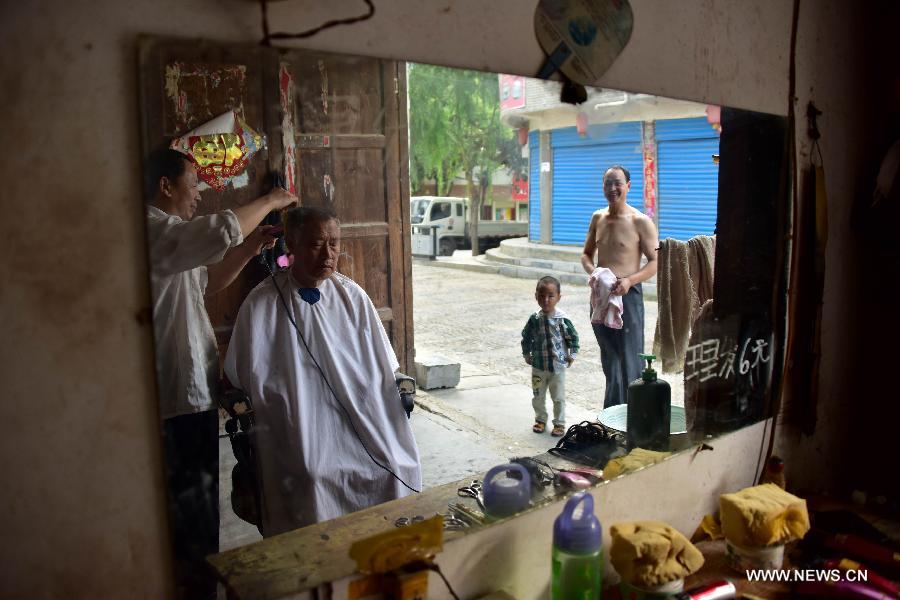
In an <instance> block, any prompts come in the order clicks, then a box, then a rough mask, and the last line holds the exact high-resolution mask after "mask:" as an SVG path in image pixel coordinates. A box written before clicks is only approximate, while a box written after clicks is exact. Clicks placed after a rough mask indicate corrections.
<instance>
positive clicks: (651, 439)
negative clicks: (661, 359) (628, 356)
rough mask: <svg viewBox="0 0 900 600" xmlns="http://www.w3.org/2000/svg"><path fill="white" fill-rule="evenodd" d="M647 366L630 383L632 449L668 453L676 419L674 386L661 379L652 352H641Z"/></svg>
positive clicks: (628, 429)
mask: <svg viewBox="0 0 900 600" xmlns="http://www.w3.org/2000/svg"><path fill="white" fill-rule="evenodd" d="M640 357H641V358H642V359H643V360H646V361H647V368H646V369H644V371H643V372H642V373H641V378H640V379H635V380H634V381H632V382H631V383H630V384H629V385H628V420H627V429H626V432H625V435H626V438H627V441H628V447H629V448H645V449H647V450H657V451H661V452H667V451H668V450H669V427H670V421H671V419H672V388H670V387H669V384H668V383H666V382H665V381H663V380H661V379H657V377H656V371H654V370H653V360H654V359H655V358H656V357H655V356H654V355H652V354H641V355H640Z"/></svg>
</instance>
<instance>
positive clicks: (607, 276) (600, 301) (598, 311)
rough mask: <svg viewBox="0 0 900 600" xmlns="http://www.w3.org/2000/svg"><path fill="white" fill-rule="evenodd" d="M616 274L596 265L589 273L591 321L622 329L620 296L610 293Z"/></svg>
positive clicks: (622, 307) (622, 310)
mask: <svg viewBox="0 0 900 600" xmlns="http://www.w3.org/2000/svg"><path fill="white" fill-rule="evenodd" d="M616 279H617V278H616V274H615V273H613V272H612V271H610V270H609V269H607V268H606V267H597V268H596V269H594V272H593V273H591V280H590V285H591V323H599V324H602V325H606V326H607V327H611V328H612V329H622V313H623V312H624V311H625V307H624V306H623V305H622V296H619V295H618V294H610V293H609V292H610V290H612V287H613V286H614V285H616Z"/></svg>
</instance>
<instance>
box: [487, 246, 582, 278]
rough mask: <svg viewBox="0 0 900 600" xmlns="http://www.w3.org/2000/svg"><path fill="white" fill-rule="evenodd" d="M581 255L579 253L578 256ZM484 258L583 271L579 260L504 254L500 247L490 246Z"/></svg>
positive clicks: (561, 270)
mask: <svg viewBox="0 0 900 600" xmlns="http://www.w3.org/2000/svg"><path fill="white" fill-rule="evenodd" d="M580 256H581V255H580V254H579V257H580ZM485 259H486V260H487V261H488V262H496V263H502V264H507V265H515V266H518V267H533V268H535V269H545V270H547V271H554V272H559V273H584V269H583V268H582V266H581V262H572V261H568V260H566V261H563V260H550V259H547V258H541V257H518V256H509V255H507V254H505V253H504V252H503V250H502V248H491V249H489V250H488V251H487V252H485Z"/></svg>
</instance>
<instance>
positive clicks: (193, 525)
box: [146, 149, 297, 598]
mask: <svg viewBox="0 0 900 600" xmlns="http://www.w3.org/2000/svg"><path fill="white" fill-rule="evenodd" d="M146 172H147V186H148V187H147V198H148V199H149V202H148V205H147V238H148V244H149V248H150V281H151V287H152V292H153V326H154V332H155V335H156V371H157V381H158V386H159V398H160V411H161V418H162V432H163V445H164V449H165V459H166V475H167V483H168V498H169V510H170V515H171V526H172V538H173V539H172V541H173V550H174V555H175V578H176V585H177V594H176V596H177V597H178V598H215V597H216V582H215V578H214V577H212V576H211V575H210V574H209V571H208V569H207V568H206V567H205V565H204V562H203V561H204V559H205V557H206V556H207V555H209V554H213V553H216V552H218V550H219V444H218V432H219V422H218V411H217V410H216V402H215V394H216V385H217V383H216V382H217V381H218V379H219V358H218V351H217V347H216V338H215V335H214V333H213V328H212V324H211V323H210V320H209V315H208V314H207V312H206V308H205V306H204V298H205V297H208V296H211V295H213V294H215V293H216V292H219V291H221V290H223V289H225V288H226V287H228V285H229V284H230V283H231V282H232V281H234V279H235V278H236V277H237V275H238V273H240V272H241V269H243V267H244V265H246V264H247V262H248V261H249V260H250V259H251V258H252V257H254V256H256V255H258V254H259V253H260V252H261V251H262V249H263V248H271V247H272V246H273V245H274V243H275V239H276V238H275V237H274V236H272V235H270V234H269V232H270V231H271V229H272V228H271V227H257V226H258V225H259V223H260V222H261V221H262V220H263V218H265V216H266V215H267V214H269V213H270V212H271V211H273V210H279V209H282V208H285V207H288V206H291V205H293V204H295V203H296V202H297V198H296V197H295V196H293V195H292V194H290V193H288V192H286V191H285V190H283V189H280V188H276V189H274V190H272V191H271V192H270V193H268V194H266V195H264V196H261V197H259V198H257V199H255V200H253V201H252V202H249V203H247V204H245V205H243V206H239V207H236V208H233V209H230V210H223V211H221V212H217V213H214V214H211V215H204V216H201V217H196V218H194V215H195V214H196V212H197V207H198V206H199V204H200V200H201V199H200V191H199V188H198V180H197V171H196V169H195V167H194V164H193V163H192V162H190V161H189V160H188V159H187V157H186V156H185V155H184V154H182V153H180V152H176V151H175V150H170V149H165V150H159V151H157V152H154V153H153V154H152V155H151V156H150V157H149V160H148V164H147V170H146Z"/></svg>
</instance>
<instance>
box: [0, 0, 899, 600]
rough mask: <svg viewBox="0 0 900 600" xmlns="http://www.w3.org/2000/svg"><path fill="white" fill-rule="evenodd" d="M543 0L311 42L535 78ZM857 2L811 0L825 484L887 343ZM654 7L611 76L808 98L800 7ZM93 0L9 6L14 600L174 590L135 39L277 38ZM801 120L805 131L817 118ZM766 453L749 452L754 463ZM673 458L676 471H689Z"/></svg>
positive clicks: (161, 0)
mask: <svg viewBox="0 0 900 600" xmlns="http://www.w3.org/2000/svg"><path fill="white" fill-rule="evenodd" d="M535 3H536V2H535V1H534V0H532V1H528V2H523V1H522V0H496V1H494V2H489V3H485V2H482V1H481V0H447V1H446V2H441V3H437V2H435V3H421V2H415V1H413V0H402V1H395V2H376V5H377V7H378V13H377V14H376V16H375V18H373V19H372V20H371V21H369V22H366V23H363V24H359V25H356V26H354V27H352V28H340V29H335V30H332V31H329V32H325V33H323V34H321V35H319V36H317V37H315V38H312V39H311V40H307V41H306V42H305V45H306V46H308V47H314V48H319V49H323V50H334V51H345V52H353V53H362V54H370V55H375V56H385V57H398V58H412V59H415V60H418V61H421V62H437V63H442V64H447V65H450V66H461V67H470V68H484V69H489V70H494V71H499V72H505V73H520V74H525V75H532V74H534V73H535V72H536V71H537V69H538V67H539V66H540V64H541V61H542V58H543V54H542V52H541V51H540V49H539V48H538V46H537V44H536V43H535V42H534V39H533V37H532V35H531V31H532V16H533V7H534V5H535ZM813 4H814V6H813ZM845 4H846V3H844V2H841V1H840V0H820V1H817V2H815V3H804V5H805V6H804V11H803V15H802V20H801V36H800V44H799V47H798V56H799V58H800V61H799V71H798V73H799V77H798V83H799V84H800V85H798V94H799V95H800V96H801V102H802V98H804V97H806V96H807V95H813V96H814V97H815V98H816V102H817V104H819V106H820V108H822V109H823V110H825V112H826V114H825V116H824V118H823V120H822V125H823V127H822V131H823V136H824V137H823V142H822V145H823V151H824V152H825V154H826V163H827V165H828V167H829V194H830V202H831V208H832V240H831V246H830V247H829V261H830V262H829V267H828V273H827V282H826V325H825V329H826V339H825V341H826V349H825V354H824V356H823V373H824V374H823V386H822V389H823V390H825V392H826V398H825V399H823V414H826V413H827V414H828V415H831V416H829V418H828V419H825V420H823V423H822V428H821V429H820V432H818V433H817V434H816V436H815V437H814V438H812V439H811V440H807V439H803V438H800V437H799V436H798V437H793V438H790V437H786V438H785V439H784V440H783V442H782V445H783V448H784V449H785V450H789V451H790V452H791V454H790V455H789V457H788V461H789V462H788V464H789V468H790V469H791V471H790V472H789V475H790V476H791V477H795V478H796V479H797V480H798V481H801V480H802V482H803V483H804V484H808V485H811V486H815V485H819V484H820V483H821V481H823V480H826V479H827V480H833V479H835V478H834V477H830V476H829V474H828V473H826V472H825V471H826V470H824V469H809V468H804V466H806V467H808V466H809V464H816V465H822V464H828V462H829V461H830V460H831V459H832V458H834V457H835V456H839V455H840V453H841V448H840V447H839V446H836V445H835V444H834V442H835V441H836V440H837V439H839V438H840V436H839V434H841V433H842V431H841V428H842V426H841V419H842V418H843V417H844V416H846V415H848V414H851V413H852V412H853V411H854V410H857V409H856V408H855V407H858V402H859V399H858V397H857V396H855V395H854V394H853V389H852V385H851V384H850V383H845V381H846V380H845V379H842V377H843V373H844V372H845V371H844V369H842V368H841V367H842V366H843V365H844V361H845V357H847V356H854V357H855V358H852V359H851V361H852V366H853V367H860V368H861V367H862V366H863V365H865V364H866V363H863V362H862V361H863V360H864V358H863V357H862V356H863V354H864V351H865V350H867V349H868V348H867V346H866V344H867V343H871V342H873V341H874V339H873V336H869V337H863V338H858V337H855V335H854V332H855V328H854V327H853V326H852V325H851V324H849V323H848V322H847V321H846V320H845V319H844V315H845V314H846V313H847V312H848V311H849V310H850V309H851V308H855V310H856V311H857V312H858V313H859V314H867V313H866V311H868V314H871V312H872V311H873V310H878V309H881V308H883V307H884V306H885V305H883V304H881V302H883V300H881V299H867V298H866V297H862V298H861V297H860V296H859V290H858V289H857V288H856V287H855V286H848V285H847V281H848V280H850V281H853V277H854V275H853V273H854V270H855V269H856V268H857V267H859V266H860V265H861V264H862V261H860V260H859V259H860V254H861V252H862V246H861V242H860V241H859V240H858V239H857V238H856V237H854V236H853V235H852V234H851V233H850V230H849V225H848V224H847V222H846V217H847V214H848V212H849V207H850V205H851V202H852V200H853V198H854V197H855V196H856V194H857V193H867V191H868V188H866V183H867V182H866V181H865V180H864V179H862V177H861V176H862V175H863V174H864V173H863V169H861V163H862V162H863V161H864V160H871V159H873V157H872V156H870V154H871V153H870V152H868V150H869V144H870V142H871V141H872V137H873V134H872V133H871V132H870V131H868V130H866V127H868V126H869V125H870V123H871V121H873V120H874V118H875V116H874V115H869V114H865V113H860V112H859V109H860V105H861V100H860V99H859V98H858V97H857V92H864V91H865V90H866V86H865V85H860V84H861V82H862V81H870V80H866V79H864V78H865V77H866V73H863V72H860V71H859V70H858V66H859V65H860V64H862V63H865V62H867V60H868V59H871V58H872V57H873V55H872V54H870V52H871V50H869V49H867V48H863V47H862V46H861V45H860V44H859V41H858V39H857V38H858V36H859V35H860V34H861V33H863V30H862V24H861V21H862V18H863V16H864V13H865V11H864V10H863V9H862V8H860V7H859V5H856V6H855V7H854V9H853V10H851V9H850V8H849V7H845ZM632 5H633V7H634V13H635V23H636V24H637V26H636V30H635V32H634V35H633V36H632V39H631V42H630V43H629V45H628V47H627V48H626V49H625V51H624V52H623V54H622V55H621V56H620V58H619V60H618V61H617V62H616V63H615V64H614V65H613V67H612V68H611V69H610V71H609V72H608V73H607V75H606V76H605V77H604V78H603V79H602V81H599V82H596V83H597V84H598V85H601V86H605V87H611V88H616V89H626V90H633V91H639V92H647V93H653V94H659V95H664V96H671V97H676V98H686V99H691V100H697V101H700V102H709V103H715V104H724V105H732V106H737V107H741V108H750V109H756V110H762V111H766V112H773V113H779V114H785V113H786V111H787V102H786V97H787V90H788V48H789V31H790V11H791V7H790V3H789V2H784V1H776V0H720V1H717V2H712V1H710V0H682V1H680V2H654V1H653V0H632ZM870 5H871V6H873V7H874V6H876V5H877V3H874V2H872V3H870ZM91 8H92V10H86V9H85V8H84V7H82V6H80V5H78V4H77V3H67V2H62V1H59V0H33V1H31V2H18V3H4V4H3V8H2V9H0V11H2V15H0V17H2V18H0V74H2V78H3V79H2V83H3V85H2V86H0V98H2V102H0V106H2V107H3V122H2V123H3V124H2V127H0V132H2V133H0V136H2V138H0V139H2V141H3V147H4V149H5V150H6V152H4V158H3V160H2V161H0V179H2V181H3V182H4V185H3V191H2V193H0V206H2V211H3V214H4V218H3V219H2V221H0V233H2V235H0V249H2V251H0V256H2V257H3V260H2V261H0V282H2V284H0V315H2V317H0V323H2V325H0V340H3V341H4V343H3V344H2V349H0V380H2V381H3V383H4V386H3V387H4V395H3V409H4V411H3V415H4V420H3V425H4V435H3V436H2V438H0V440H2V441H0V457H2V458H0V461H2V462H0V467H2V472H3V473H4V474H5V476H6V477H5V481H4V493H3V496H2V504H0V514H2V515H3V516H2V521H0V527H2V531H3V539H4V544H3V549H2V550H0V564H3V566H4V574H5V577H4V578H3V579H2V582H0V595H3V596H4V597H8V598H19V597H21V598H25V597H27V598H57V597H59V598H78V597H122V596H125V595H128V596H129V597H135V598H137V597H146V598H158V597H162V596H163V595H164V594H165V591H166V590H167V589H168V588H167V586H168V581H169V567H168V561H167V559H166V551H165V543H166V542H167V534H166V530H167V529H166V517H165V511H164V504H163V496H162V492H161V489H162V478H161V474H160V473H161V461H160V455H159V446H160V445H159V441H158V429H157V423H156V399H155V390H154V385H153V361H152V336H151V328H150V326H149V323H148V322H147V318H146V315H147V311H148V307H149V288H148V285H147V279H146V275H147V265H146V256H145V252H144V237H143V210H142V205H141V202H140V199H139V184H138V174H139V173H140V158H139V144H140V142H139V132H138V122H139V121H138V112H137V106H138V100H137V69H136V52H135V48H136V45H135V40H136V36H137V35H138V34H139V33H152V34H164V35H170V36H204V37H208V38H211V39H216V40H226V41H229V40H230V41H242V42H253V41H255V40H256V39H257V38H258V37H259V13H258V8H257V6H256V4H255V3H252V2H247V1H246V0H195V1H192V2H176V1H174V0H154V1H151V0H133V1H130V2H113V1H109V0H101V1H100V2H97V3H95V4H93V5H92V7H91ZM361 9H362V3H359V2H357V1H355V0H337V1H334V2H329V3H314V2H311V1H308V0H297V1H293V2H281V3H274V4H272V5H271V15H272V22H273V24H275V25H277V28H278V29H285V30H300V29H304V28H307V27H310V26H313V25H317V24H319V23H320V22H323V21H325V20H327V19H331V18H336V17H347V16H352V15H354V14H357V13H358V12H359V11H360V10H361ZM876 16H877V15H876ZM865 17H866V18H869V19H872V18H873V15H872V14H870V13H866V14H865ZM874 21H875V22H877V21H878V19H877V18H875V19H874ZM857 51H859V52H863V54H862V55H861V56H859V55H858V52H857ZM797 131H798V136H802V134H803V126H802V124H801V125H798V129H797ZM879 266H880V265H879ZM873 269H875V267H871V268H870V269H869V270H867V271H864V273H863V274H864V275H867V276H871V275H873V274H875V273H874V272H873ZM875 272H877V270H876V271H875ZM869 391H875V390H874V388H871V389H870V390H869ZM891 439H896V437H894V438H891ZM792 457H796V458H795V460H794V462H791V459H792ZM801 457H803V458H808V459H809V460H811V461H814V462H812V463H801V461H800V458H801ZM896 460H897V459H896V458H894V461H896ZM752 462H754V461H753V460H749V459H748V460H746V461H744V462H741V463H740V464H738V465H735V468H736V469H739V470H740V472H741V473H740V474H746V473H748V472H749V471H752V469H753V465H752V464H751V463H752ZM889 466H890V465H889ZM667 468H668V466H660V467H656V469H657V470H658V471H659V473H660V476H662V475H663V474H665V477H668V478H670V480H674V479H672V477H673V475H677V472H676V471H666V469H667ZM893 472H894V473H896V472H897V469H896V468H894V469H893ZM650 474H652V472H648V473H647V475H650ZM820 478H821V479H820ZM621 483H623V482H620V483H617V484H614V485H613V486H611V487H610V488H609V489H611V490H612V489H614V488H615V486H616V485H620V484H621ZM623 516H624V513H623ZM517 535H524V532H520V533H519V534H517ZM458 567H459V569H463V570H465V569H476V568H477V567H476V565H474V564H473V563H460V564H459V565H458ZM454 570H455V569H454ZM461 576H477V571H476V572H472V573H470V574H461ZM523 576H525V574H523ZM531 577H533V574H532V575H531Z"/></svg>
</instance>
